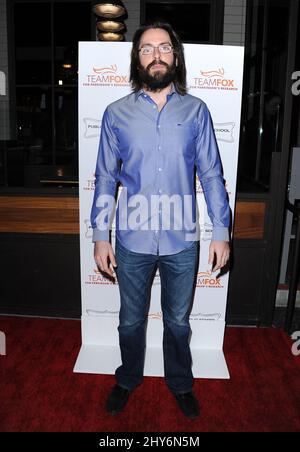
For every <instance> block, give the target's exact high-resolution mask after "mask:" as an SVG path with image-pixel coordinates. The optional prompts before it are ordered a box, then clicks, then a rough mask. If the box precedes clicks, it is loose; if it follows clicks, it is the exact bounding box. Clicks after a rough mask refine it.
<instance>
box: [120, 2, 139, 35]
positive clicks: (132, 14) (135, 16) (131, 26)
mask: <svg viewBox="0 0 300 452" xmlns="http://www.w3.org/2000/svg"><path fill="white" fill-rule="evenodd" d="M123 3H124V5H125V7H126V9H127V12H128V19H127V20H126V21H125V24H126V27H127V33H126V36H125V37H126V41H128V42H129V41H132V38H133V35H134V32H135V31H136V29H137V28H138V27H139V25H140V0H125V1H124V2H123Z"/></svg>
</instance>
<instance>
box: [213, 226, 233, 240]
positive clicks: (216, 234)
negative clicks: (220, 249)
mask: <svg viewBox="0 0 300 452" xmlns="http://www.w3.org/2000/svg"><path fill="white" fill-rule="evenodd" d="M211 240H212V241H213V240H217V241H221V242H229V231H228V228H225V227H222V226H217V227H214V228H213V232H212V237H211Z"/></svg>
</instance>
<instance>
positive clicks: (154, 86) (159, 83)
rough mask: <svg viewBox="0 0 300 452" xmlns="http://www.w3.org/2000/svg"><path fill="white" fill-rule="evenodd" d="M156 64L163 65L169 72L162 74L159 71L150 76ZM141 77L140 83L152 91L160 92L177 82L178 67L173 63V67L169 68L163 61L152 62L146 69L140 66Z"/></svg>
mask: <svg viewBox="0 0 300 452" xmlns="http://www.w3.org/2000/svg"><path fill="white" fill-rule="evenodd" d="M155 64H161V65H162V66H165V67H166V68H167V70H166V71H165V72H161V71H160V70H157V71H156V72H154V74H153V75H151V74H150V69H151V67H152V66H154V65H155ZM139 76H140V81H141V83H142V84H143V85H145V86H146V87H147V88H148V89H149V90H150V91H154V92H155V91H160V90H161V89H164V88H166V87H167V86H169V85H170V83H172V82H173V81H174V80H175V77H176V65H175V62H173V64H172V66H169V65H168V64H167V63H165V62H163V61H152V63H150V64H149V65H148V66H147V67H146V69H145V68H143V67H142V66H139Z"/></svg>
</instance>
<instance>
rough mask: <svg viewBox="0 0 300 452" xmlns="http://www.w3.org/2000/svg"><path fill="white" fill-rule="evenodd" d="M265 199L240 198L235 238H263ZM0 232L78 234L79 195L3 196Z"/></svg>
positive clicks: (0, 201) (0, 211) (1, 198)
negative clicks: (258, 200)
mask: <svg viewBox="0 0 300 452" xmlns="http://www.w3.org/2000/svg"><path fill="white" fill-rule="evenodd" d="M265 209H266V205H265V203H264V202H246V201H238V202H237V205H236V213H235V223H234V237H235V238H241V239H248V238H250V239H262V238H263V234H264V218H265ZM0 232H21V233H26V232H28V233H45V234H50V233H51V234H78V233H79V200H78V198H76V197H27V196H1V197H0Z"/></svg>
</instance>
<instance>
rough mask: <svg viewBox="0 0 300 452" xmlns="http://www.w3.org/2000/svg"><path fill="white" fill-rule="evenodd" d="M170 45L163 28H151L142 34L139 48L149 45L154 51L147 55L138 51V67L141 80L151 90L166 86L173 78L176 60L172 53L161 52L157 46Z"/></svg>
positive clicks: (168, 37) (167, 35) (167, 34)
mask: <svg viewBox="0 0 300 452" xmlns="http://www.w3.org/2000/svg"><path fill="white" fill-rule="evenodd" d="M163 44H164V45H170V46H172V42H171V39H170V36H169V33H167V32H166V31H165V30H163V29H161V28H157V29H156V28H152V29H150V30H147V31H145V32H144V33H143V34H142V37H141V40H140V45H139V49H142V48H143V47H145V46H151V47H152V48H153V49H154V51H153V53H150V54H149V55H142V52H139V59H140V67H139V75H140V80H141V82H142V83H143V84H144V85H146V87H148V88H149V89H150V90H151V91H158V90H160V89H163V88H166V87H167V86H168V85H169V84H170V83H171V82H172V81H174V79H175V70H176V60H175V58H174V53H173V51H171V52H170V53H161V52H160V51H159V48H158V47H159V46H161V45H163Z"/></svg>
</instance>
